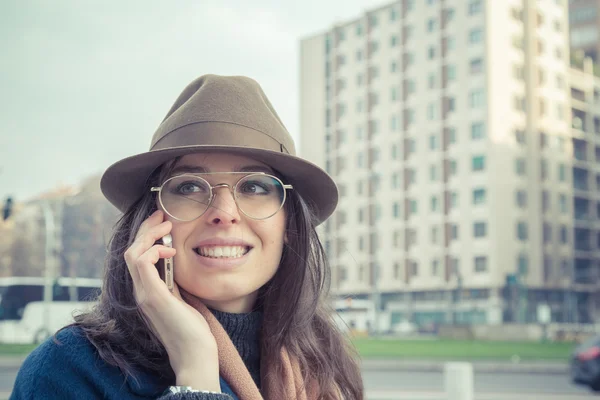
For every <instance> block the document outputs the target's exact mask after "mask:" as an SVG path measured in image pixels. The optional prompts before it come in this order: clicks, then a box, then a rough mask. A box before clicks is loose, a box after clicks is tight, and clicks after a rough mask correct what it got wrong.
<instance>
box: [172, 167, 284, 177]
mask: <svg viewBox="0 0 600 400" xmlns="http://www.w3.org/2000/svg"><path fill="white" fill-rule="evenodd" d="M209 172H210V170H209V169H208V168H205V167H201V166H196V165H180V166H178V167H175V168H174V169H173V171H171V173H170V175H171V176H173V175H177V174H181V173H192V174H206V173H209ZM233 172H265V173H267V174H272V173H273V170H272V169H271V168H269V167H266V166H264V165H245V166H243V167H240V166H236V167H235V168H234V169H233Z"/></svg>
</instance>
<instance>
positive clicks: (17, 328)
mask: <svg viewBox="0 0 600 400" xmlns="http://www.w3.org/2000/svg"><path fill="white" fill-rule="evenodd" d="M92 306H93V303H90V302H71V301H53V302H47V303H44V302H43V301H34V302H31V303H29V304H27V305H26V306H25V310H24V311H23V317H22V318H21V320H17V321H15V320H12V321H1V322H0V340H1V342H2V343H11V344H29V343H41V342H43V341H44V340H46V339H47V338H48V337H50V336H52V335H54V334H55V333H56V332H57V331H58V330H59V329H60V328H62V327H64V326H66V325H68V324H70V323H72V322H73V317H74V316H75V315H77V314H80V313H82V312H84V311H88V310H89V309H90V308H91V307H92Z"/></svg>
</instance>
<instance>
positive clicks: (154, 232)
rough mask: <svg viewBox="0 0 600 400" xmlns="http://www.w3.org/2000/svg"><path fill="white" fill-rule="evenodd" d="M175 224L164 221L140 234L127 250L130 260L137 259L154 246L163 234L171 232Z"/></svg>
mask: <svg viewBox="0 0 600 400" xmlns="http://www.w3.org/2000/svg"><path fill="white" fill-rule="evenodd" d="M172 227H173V224H172V223H171V221H164V222H161V223H160V224H158V225H155V226H152V227H150V228H148V229H147V230H146V231H145V232H144V233H143V234H141V235H138V236H137V237H136V239H135V241H134V242H133V243H132V244H131V247H130V248H129V249H128V250H127V255H128V257H129V260H130V261H135V260H136V259H137V258H138V257H139V256H141V255H142V254H143V253H144V252H146V250H148V249H149V248H150V247H152V246H153V245H154V244H156V242H157V241H158V240H159V239H161V238H162V237H163V236H165V235H166V234H168V233H169V232H171V228H172Z"/></svg>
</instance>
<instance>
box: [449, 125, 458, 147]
mask: <svg viewBox="0 0 600 400" xmlns="http://www.w3.org/2000/svg"><path fill="white" fill-rule="evenodd" d="M448 143H449V144H454V143H456V129H454V128H448Z"/></svg>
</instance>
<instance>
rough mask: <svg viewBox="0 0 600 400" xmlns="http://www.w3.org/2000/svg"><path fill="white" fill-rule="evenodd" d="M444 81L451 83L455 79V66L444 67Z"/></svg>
mask: <svg viewBox="0 0 600 400" xmlns="http://www.w3.org/2000/svg"><path fill="white" fill-rule="evenodd" d="M446 79H447V80H448V82H451V81H453V80H455V79H456V66H455V65H448V66H447V67H446Z"/></svg>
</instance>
